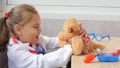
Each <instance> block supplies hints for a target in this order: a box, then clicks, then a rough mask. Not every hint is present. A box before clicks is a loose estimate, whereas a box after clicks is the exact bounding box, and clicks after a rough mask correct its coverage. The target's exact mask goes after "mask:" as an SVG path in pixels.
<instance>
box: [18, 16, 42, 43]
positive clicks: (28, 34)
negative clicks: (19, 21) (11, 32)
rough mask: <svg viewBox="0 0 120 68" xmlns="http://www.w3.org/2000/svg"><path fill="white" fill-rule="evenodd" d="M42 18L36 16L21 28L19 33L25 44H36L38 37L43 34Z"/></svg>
mask: <svg viewBox="0 0 120 68" xmlns="http://www.w3.org/2000/svg"><path fill="white" fill-rule="evenodd" d="M40 24H41V23H40V17H39V15H38V14H34V15H33V16H32V18H31V19H30V20H29V21H28V22H27V23H26V24H25V25H24V26H23V27H21V28H20V30H19V32H18V36H19V39H20V40H21V41H22V42H23V43H30V44H36V43H37V41H38V36H39V34H40V32H41V28H40Z"/></svg>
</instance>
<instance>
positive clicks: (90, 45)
mask: <svg viewBox="0 0 120 68" xmlns="http://www.w3.org/2000/svg"><path fill="white" fill-rule="evenodd" d="M82 30H83V28H82V24H79V23H77V21H76V19H75V18H73V17H71V18H69V19H68V20H67V21H66V22H65V23H64V26H63V30H62V31H60V32H59V33H58V38H59V45H60V47H64V45H66V44H69V43H70V44H71V45H72V49H73V54H74V55H80V54H82V53H89V52H92V51H94V50H95V49H96V48H100V49H101V50H103V49H104V48H105V46H104V45H102V44H99V43H96V42H94V41H92V40H90V38H89V37H88V36H85V35H80V34H81V31H82ZM71 40H72V42H71Z"/></svg>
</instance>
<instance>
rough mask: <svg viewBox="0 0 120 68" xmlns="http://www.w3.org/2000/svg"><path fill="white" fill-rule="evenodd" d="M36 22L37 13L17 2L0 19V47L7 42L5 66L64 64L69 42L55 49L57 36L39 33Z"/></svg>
mask: <svg viewBox="0 0 120 68" xmlns="http://www.w3.org/2000/svg"><path fill="white" fill-rule="evenodd" d="M40 24H41V22H40V16H39V14H38V12H37V11H36V10H35V8H33V7H32V6H31V5H27V4H22V5H17V6H16V7H14V8H12V9H11V11H10V12H8V13H7V14H6V15H5V17H3V18H1V19H0V47H4V48H5V49H6V45H7V49H8V50H7V55H8V66H9V68H57V67H62V66H64V65H66V64H67V63H68V61H69V59H70V56H71V55H72V48H71V45H70V44H68V45H65V46H64V47H63V48H59V49H58V47H59V46H58V38H57V37H47V36H43V35H41V34H40V32H41V29H40ZM83 33H85V31H83V32H82V34H83ZM9 36H10V37H9ZM8 41H9V42H8ZM54 49H57V50H55V51H52V52H49V50H54Z"/></svg>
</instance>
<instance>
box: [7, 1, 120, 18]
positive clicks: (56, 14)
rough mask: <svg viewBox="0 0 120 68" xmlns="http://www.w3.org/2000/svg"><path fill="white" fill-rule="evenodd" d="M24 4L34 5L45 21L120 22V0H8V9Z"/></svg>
mask: <svg viewBox="0 0 120 68" xmlns="http://www.w3.org/2000/svg"><path fill="white" fill-rule="evenodd" d="M23 3H27V4H32V5H34V6H35V7H36V8H37V10H38V11H39V12H40V14H41V17H42V18H45V19H46V18H47V19H66V18H68V17H70V16H73V17H76V18H79V19H85V20H86V19H87V20H120V0H7V7H8V9H9V8H10V7H13V6H14V5H17V4H23Z"/></svg>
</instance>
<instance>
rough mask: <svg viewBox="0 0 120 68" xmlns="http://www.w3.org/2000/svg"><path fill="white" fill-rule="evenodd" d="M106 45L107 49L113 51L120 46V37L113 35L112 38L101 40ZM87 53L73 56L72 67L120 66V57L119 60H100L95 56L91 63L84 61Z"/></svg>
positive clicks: (111, 67)
mask: <svg viewBox="0 0 120 68" xmlns="http://www.w3.org/2000/svg"><path fill="white" fill-rule="evenodd" d="M98 43H102V44H104V45H105V46H106V48H105V51H107V52H112V51H115V50H117V49H119V48H120V38H118V37H111V39H110V40H107V41H106V40H103V41H101V42H98ZM85 56H86V55H80V56H74V55H72V58H71V68H119V67H120V59H119V61H118V62H99V61H98V59H97V58H95V59H94V60H93V61H92V62H91V63H84V61H83V60H84V58H85Z"/></svg>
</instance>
